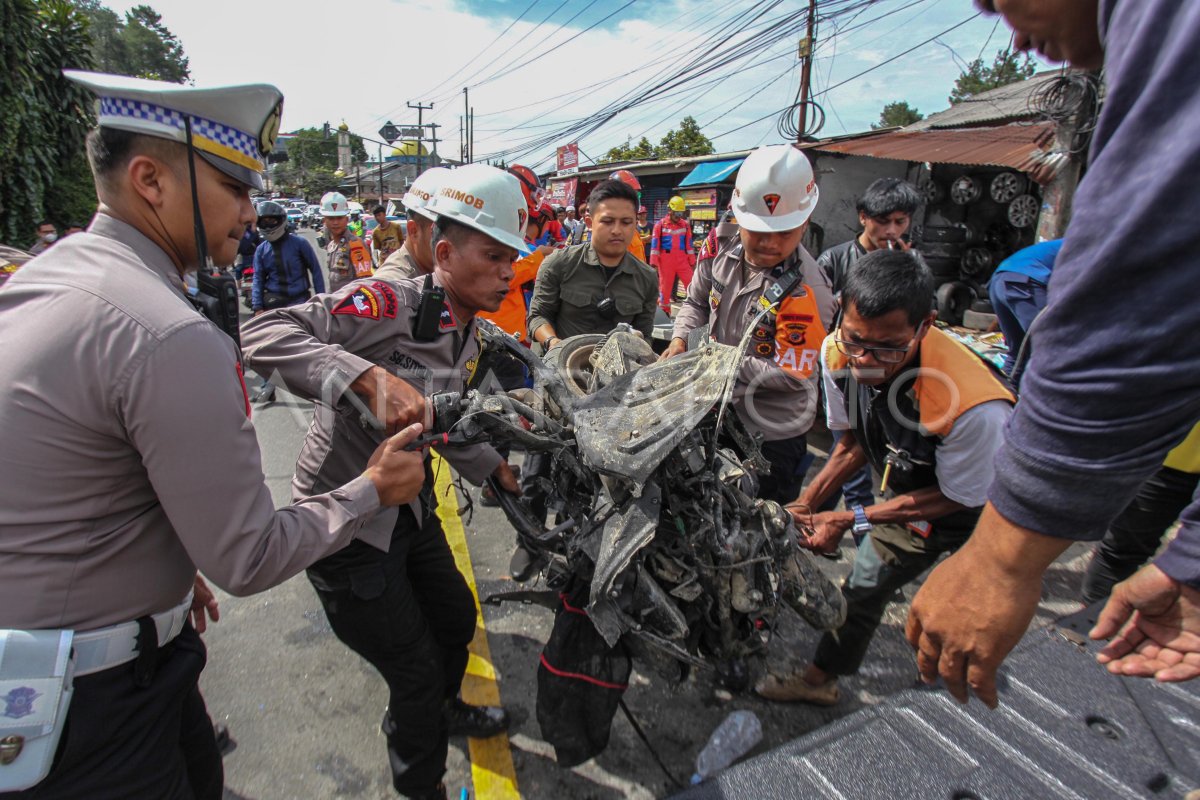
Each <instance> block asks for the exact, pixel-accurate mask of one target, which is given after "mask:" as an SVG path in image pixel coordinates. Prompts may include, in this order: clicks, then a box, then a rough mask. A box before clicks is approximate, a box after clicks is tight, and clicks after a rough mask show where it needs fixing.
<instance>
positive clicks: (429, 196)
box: [400, 167, 450, 220]
mask: <svg viewBox="0 0 1200 800" xmlns="http://www.w3.org/2000/svg"><path fill="white" fill-rule="evenodd" d="M449 175H450V170H448V169H446V168H445V167H430V168H429V169H427V170H425V171H424V172H422V173H421V174H420V175H418V176H417V179H416V180H415V181H413V182H412V186H409V187H408V191H407V192H405V193H404V197H402V198H401V199H400V202H401V203H403V204H404V207H405V208H406V209H408V210H409V211H415V212H417V213H418V214H420V215H421V216H422V217H425V218H426V219H429V220H432V219H433V218H434V217H433V213H432V212H430V211H428V210H427V209H426V208H425V207H426V206H427V205H429V204H430V203H432V202H433V196H434V195H435V194H437V190H438V189H440V188H442V183H443V182H444V181H445V180H446V178H447V177H448V176H449Z"/></svg>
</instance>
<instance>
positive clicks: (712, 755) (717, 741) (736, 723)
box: [692, 711, 763, 783]
mask: <svg viewBox="0 0 1200 800" xmlns="http://www.w3.org/2000/svg"><path fill="white" fill-rule="evenodd" d="M762 738H763V731H762V723H761V722H759V720H758V715H756V714H755V713H754V712H753V711H734V712H732V713H730V715H729V716H727V717H726V718H725V721H724V722H722V723H721V724H720V725H718V726H717V729H716V730H715V731H713V733H712V736H710V737H708V744H706V745H704V749H703V750H701V751H700V755H698V756H696V774H695V775H693V776H692V783H700V781H702V780H704V779H706V778H708V777H710V776H712V775H715V774H716V773H718V772H720V771H721V770H723V769H725V768H726V767H728V766H729V765H730V764H732V763H733V762H734V761H737V760H738V759H739V758H741V757H742V756H744V755H746V753H749V752H750V751H751V750H753V749H754V747H755V745H757V744H758V743H759V742H761V741H762Z"/></svg>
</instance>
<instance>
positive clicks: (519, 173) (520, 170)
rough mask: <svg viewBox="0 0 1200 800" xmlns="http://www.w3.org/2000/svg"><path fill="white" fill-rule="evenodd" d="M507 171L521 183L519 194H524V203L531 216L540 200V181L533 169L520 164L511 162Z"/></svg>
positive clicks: (541, 192) (541, 191)
mask: <svg viewBox="0 0 1200 800" xmlns="http://www.w3.org/2000/svg"><path fill="white" fill-rule="evenodd" d="M508 172H509V174H510V175H512V176H513V177H514V178H516V179H517V180H518V181H519V182H520V183H521V194H523V195H525V205H526V206H528V207H529V214H530V216H532V215H533V213H534V211H536V210H537V207H538V204H539V203H541V202H542V194H543V190H542V182H541V181H539V180H538V176H537V175H535V174H534V173H533V170H531V169H530V168H529V167H525V166H521V165H520V164H513V165H512V166H511V167H509V168H508Z"/></svg>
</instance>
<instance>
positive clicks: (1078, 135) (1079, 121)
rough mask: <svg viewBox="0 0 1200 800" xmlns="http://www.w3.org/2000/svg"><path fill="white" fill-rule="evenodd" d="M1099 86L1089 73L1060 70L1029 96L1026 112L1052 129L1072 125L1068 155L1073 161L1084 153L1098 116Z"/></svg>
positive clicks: (1092, 74) (1089, 142)
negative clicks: (1051, 124) (1049, 123)
mask: <svg viewBox="0 0 1200 800" xmlns="http://www.w3.org/2000/svg"><path fill="white" fill-rule="evenodd" d="M1100 103H1101V82H1100V77H1099V75H1098V74H1096V73H1092V72H1079V71H1075V70H1065V69H1064V70H1063V72H1062V73H1061V74H1059V75H1058V76H1057V77H1055V78H1054V79H1053V80H1048V81H1046V82H1045V83H1043V84H1042V85H1041V86H1040V87H1038V88H1037V90H1036V91H1034V92H1033V93H1032V94H1030V96H1029V111H1030V113H1031V114H1033V115H1036V116H1039V117H1041V118H1042V119H1044V120H1047V121H1048V122H1053V123H1055V125H1059V126H1061V125H1073V126H1074V128H1075V133H1074V135H1073V136H1072V138H1071V145H1070V149H1069V151H1068V153H1069V155H1071V156H1073V157H1081V156H1083V155H1085V154H1086V153H1087V150H1088V147H1090V146H1091V143H1092V133H1093V131H1095V129H1096V121H1097V119H1099V116H1100Z"/></svg>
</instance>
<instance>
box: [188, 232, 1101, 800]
mask: <svg viewBox="0 0 1200 800" xmlns="http://www.w3.org/2000/svg"><path fill="white" fill-rule="evenodd" d="M303 235H305V236H306V237H307V238H310V239H313V238H315V237H313V236H312V235H311V234H309V233H304V234H303ZM248 383H249V384H250V389H251V392H253V391H254V388H255V385H256V384H257V383H258V380H257V379H251V380H249V381H248ZM277 398H278V399H277V400H276V401H275V402H273V403H270V404H267V405H266V406H264V407H256V408H255V409H254V414H253V420H254V424H255V427H256V430H257V432H258V437H259V443H260V446H261V447H262V453H263V470H264V473H265V476H266V480H267V482H268V485H269V486H270V487H271V491H272V494H273V496H274V498H275V501H276V504H277V505H280V506H282V505H285V504H287V502H288V500H289V491H290V490H289V481H290V478H291V474H292V469H293V466H294V463H295V457H296V454H297V452H298V451H299V449H300V445H301V442H302V441H303V436H304V433H305V431H306V429H307V427H308V421H309V417H310V413H311V408H310V406H309V405H308V404H307V403H306V402H303V401H301V400H299V399H297V398H295V397H293V396H291V395H288V394H286V393H284V392H282V391H281V392H279V393H278V395H277ZM817 445H818V446H819V445H820V441H818V442H817ZM519 458H520V454H515V455H514V459H515V460H517V459H519ZM441 489H442V490H443V491H444V490H445V489H446V486H445V481H443V485H442V486H441ZM470 494H471V496H472V497H475V498H477V491H476V490H474V489H472V490H471V492H470ZM454 503H457V505H458V506H459V507H460V508H462V507H464V506H465V505H466V502H465V500H463V499H462V497H461V496H458V497H457V498H456V499H455V500H454V501H452V500H451V499H449V498H447V499H446V500H445V504H446V505H453V504H454ZM461 520H462V526H461V528H462V530H461V533H460V532H458V531H456V530H455V528H456V527H457V526H455V525H453V524H451V525H448V526H447V529H448V536H449V538H450V539H451V543H452V545H454V544H456V543H461V545H462V547H461V550H462V553H461V554H460V556H462V557H463V558H461V559H460V565H461V564H463V563H464V561H465V560H469V565H467V566H468V570H469V574H468V578H469V579H470V580H472V581H473V582H474V584H475V585H476V587H477V589H478V592H479V595H480V596H481V597H486V596H487V595H489V594H492V593H495V592H502V591H509V590H512V589H514V588H517V585H516V584H514V583H513V582H512V581H511V580H510V579H509V578H508V576H507V567H508V558H509V553H510V550H511V546H512V543H513V534H512V531H511V529H510V528H509V526H508V523H507V521H506V520H505V519H504V517H503V514H502V513H501V512H500V511H499V510H498V509H490V508H482V507H481V506H479V504H478V503H475V504H474V508H473V510H472V511H471V512H470V513H468V514H465V515H464V516H462V517H461ZM847 542H848V545H847V547H846V548H844V549H843V555H842V559H841V560H840V561H837V562H829V561H823V567H825V568H827V570H828V572H829V574H830V575H831V576H833V577H834V578H835V579H836V578H840V577H841V576H843V575H845V574H846V573H847V572H848V571H849V566H850V564H851V563H852V559H853V549H854V546H853V543H852V542H849V537H847ZM1084 557H1085V551H1084V550H1083V549H1082V547H1081V546H1079V545H1076V546H1073V547H1072V548H1071V549H1070V550H1069V551H1068V552H1067V553H1066V554H1065V555H1064V556H1063V558H1062V559H1060V561H1059V562H1058V563H1057V564H1056V565H1054V567H1052V569H1051V571H1050V573H1049V577H1048V579H1047V581H1046V590H1045V595H1044V597H1043V602H1042V605H1041V607H1040V609H1039V613H1038V618H1037V624H1038V625H1043V624H1045V623H1046V622H1048V621H1050V620H1051V619H1053V618H1055V617H1057V616H1060V615H1062V614H1065V613H1069V612H1071V611H1074V610H1076V609H1077V608H1078V607H1079V604H1078V603H1077V602H1076V597H1077V595H1078V589H1079V580H1080V571H1081V568H1082V564H1083V561H1084ZM468 570H464V572H465V573H466V572H468ZM915 588H916V587H910V588H909V589H908V591H907V592H906V593H905V598H904V600H905V602H903V603H899V602H898V603H894V604H893V605H892V607H891V608H890V609H889V611H888V613H887V616H886V617H885V620H884V624H883V626H882V627H881V628H880V630H879V633H878V635H877V636H876V638H875V640H874V642H873V643H872V645H871V649H870V651H869V653H868V655H867V660H866V663H865V665H864V667H863V670H862V673H861V674H860V675H859V676H857V677H854V678H849V679H845V680H844V681H843V684H842V686H843V699H842V702H841V704H840V705H839V706H838V707H836V708H833V709H817V708H813V707H808V706H801V705H795V706H784V705H776V704H772V703H767V702H765V701H763V700H760V699H758V698H756V697H754V696H752V695H746V696H736V697H733V698H732V699H728V698H726V699H722V697H720V696H719V695H718V693H717V692H715V691H714V689H715V686H714V684H713V681H712V679H711V676H709V675H707V674H703V673H696V674H693V676H692V677H691V678H689V679H688V680H687V681H686V682H684V683H683V684H682V685H678V686H671V685H668V684H667V683H666V682H664V681H663V679H661V678H660V677H658V676H657V675H656V674H654V673H651V672H648V671H643V670H641V669H639V668H638V665H637V664H636V662H635V665H634V669H635V672H634V675H633V677H632V680H631V685H630V688H629V690H628V692H626V695H625V699H626V702H627V703H628V705H629V707H630V709H631V711H632V712H633V715H634V716H635V718H636V719H637V720H638V722H639V723H640V725H641V726H642V728H643V729H644V731H645V733H646V735H647V736H648V738H649V740H650V742H651V743H652V744H653V746H654V748H655V749H656V750H657V751H658V753H659V755H660V756H661V758H662V759H663V761H664V762H665V764H666V766H667V768H668V769H669V770H670V772H671V773H673V774H674V775H675V776H677V778H678V779H680V780H682V781H686V780H687V778H688V776H690V775H691V773H692V772H693V769H694V768H693V761H694V759H695V757H696V754H697V753H698V752H699V751H700V749H701V748H702V747H703V746H704V744H705V741H706V740H707V738H708V736H709V734H710V733H711V732H712V730H713V729H714V728H715V727H716V726H717V725H718V724H719V723H720V722H721V720H722V719H723V718H724V717H725V715H727V714H728V713H729V712H730V711H733V710H735V709H750V710H752V711H754V712H755V713H756V714H757V715H758V716H759V718H760V719H761V720H762V723H763V729H764V734H765V738H764V741H763V743H762V744H761V745H759V747H758V748H757V749H756V750H755V751H754V752H761V751H762V750H765V749H768V748H770V747H774V746H777V745H779V744H782V743H783V742H786V741H788V740H791V739H793V738H795V737H797V736H800V735H802V734H804V733H806V732H808V731H811V730H813V729H815V728H817V727H819V726H821V725H822V724H824V723H826V722H828V721H830V720H832V719H835V718H837V717H840V716H843V715H845V714H848V713H851V712H853V711H855V710H856V709H858V708H861V707H863V706H864V705H869V704H874V703H877V702H879V701H880V700H881V699H882V698H884V697H886V696H887V695H889V694H891V693H893V692H896V691H899V690H901V689H905V688H908V687H910V686H912V685H913V683H914V680H915V668H914V664H913V659H912V656H911V651H910V650H909V648H908V645H907V644H906V643H905V642H904V639H903V626H904V619H905V615H906V613H907V607H908V606H907V601H908V600H909V599H911V597H912V594H913V591H914V590H915ZM220 601H221V611H222V619H221V621H220V622H219V623H218V624H216V625H214V626H212V627H210V629H209V632H208V633H206V634H205V639H206V641H207V643H208V647H209V663H208V667H207V669H206V670H205V673H204V676H203V679H202V681H201V685H202V688H203V691H204V695H205V697H206V699H207V702H208V708H209V712H210V713H211V714H212V716H213V719H214V720H215V721H218V722H223V723H225V724H226V725H228V726H229V728H230V730H231V732H232V734H233V737H234V739H235V740H236V742H237V747H236V749H235V750H234V751H233V752H232V753H230V754H229V755H228V756H227V757H226V759H225V770H226V785H227V790H226V797H227V798H247V799H251V798H253V800H284V799H285V798H304V799H305V800H312V799H315V798H372V799H374V798H390V797H395V796H396V795H395V793H394V792H393V790H392V788H391V780H390V772H389V769H388V766H387V758H386V751H385V746H384V739H383V737H382V735H381V734H380V732H379V723H380V719H381V717H382V714H383V711H384V707H385V705H386V703H387V692H386V687H385V686H384V683H383V681H382V680H381V679H380V678H379V676H378V675H377V674H376V673H375V671H374V670H373V669H372V668H371V667H369V666H368V665H367V664H366V663H365V662H364V661H362V660H361V659H360V658H359V657H358V656H357V655H355V654H354V653H352V652H350V651H349V650H348V649H346V648H345V647H344V646H343V645H342V644H341V643H340V642H338V640H337V639H336V638H335V637H334V635H333V633H332V631H331V630H330V628H329V626H328V624H327V622H326V620H325V617H324V614H323V612H322V610H321V606H320V603H319V602H318V600H317V598H316V596H315V594H314V593H313V591H312V589H311V587H310V586H309V584H308V581H307V579H306V578H305V577H304V576H299V577H297V578H293V579H292V580H290V581H288V582H286V583H284V584H282V585H280V586H278V587H276V588H274V589H272V590H270V591H268V592H265V593H263V594H260V595H257V596H254V597H249V598H235V597H230V596H228V595H224V594H222V595H221V596H220ZM552 621H553V617H552V613H551V612H550V611H548V610H546V609H542V608H540V607H533V606H521V605H514V604H505V605H504V606H502V607H494V606H486V607H485V608H484V609H483V613H482V623H483V624H482V626H481V627H480V628H479V630H478V631H477V634H476V641H475V643H474V644H473V646H472V652H473V657H472V661H471V665H470V667H469V668H468V679H467V683H466V685H465V686H464V696H465V697H466V698H467V699H468V700H476V701H478V700H486V699H487V698H489V697H497V696H498V698H499V701H500V702H502V703H503V704H504V706H505V707H506V708H507V709H508V710H509V713H510V714H511V716H512V719H513V725H512V729H511V731H510V732H509V734H508V736H506V737H505V736H501V737H496V738H494V739H491V740H488V741H486V742H481V741H477V740H467V739H454V740H451V748H450V757H449V764H448V771H447V774H446V785H447V788H448V790H449V796H450V797H451V798H452V799H457V798H459V797H461V796H462V791H463V790H466V792H467V796H468V797H471V798H480V800H492V799H498V800H501V799H502V800H508V799H509V798H516V797H526V798H556V799H558V798H580V799H583V798H596V799H597V800H599V799H600V798H604V799H605V800H608V799H609V798H612V799H614V800H615V799H616V798H626V797H628V798H653V797H663V796H666V795H669V794H671V793H672V790H673V786H672V784H671V783H670V781H669V780H668V779H667V777H665V776H664V774H663V772H662V771H661V770H660V768H659V767H658V766H657V765H656V763H655V761H654V759H653V758H652V757H651V755H650V753H649V752H648V751H647V749H646V747H645V745H643V744H642V742H641V741H640V740H639V739H638V737H637V736H636V734H635V733H634V731H633V728H632V727H631V725H630V723H629V722H628V721H627V720H626V719H624V718H623V717H622V715H621V714H620V713H619V712H618V714H617V717H616V718H615V719H614V720H613V724H612V737H611V740H610V744H609V747H608V749H607V750H606V751H605V752H604V753H603V754H602V755H600V756H599V757H598V758H596V759H594V760H593V761H590V762H587V763H586V764H584V765H582V766H579V767H576V768H574V769H569V770H568V769H562V768H560V767H558V765H557V764H556V763H555V760H554V754H553V750H552V748H551V747H550V746H549V745H548V744H546V742H545V741H544V740H543V739H542V737H541V733H540V730H539V727H538V723H537V717H536V710H535V709H536V694H537V692H536V690H537V682H536V680H537V678H536V676H537V664H538V655H539V653H540V651H541V647H542V645H543V644H544V642H545V641H546V638H547V636H548V634H549V631H550V625H551V623H552ZM817 638H818V636H817V634H816V633H815V632H814V631H812V630H811V629H808V628H807V627H806V626H805V625H804V623H802V622H801V621H800V620H799V619H798V618H795V617H786V618H785V620H784V624H783V625H782V626H781V630H780V631H779V632H778V633H777V635H776V636H775V638H774V640H773V642H772V645H771V654H770V658H769V667H770V668H771V669H772V670H774V671H778V672H784V671H787V670H789V669H791V668H793V667H795V666H797V665H800V664H802V663H804V661H805V659H806V657H807V656H808V655H809V654H810V653H811V652H812V650H813V649H814V647H815V645H816V641H817Z"/></svg>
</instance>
